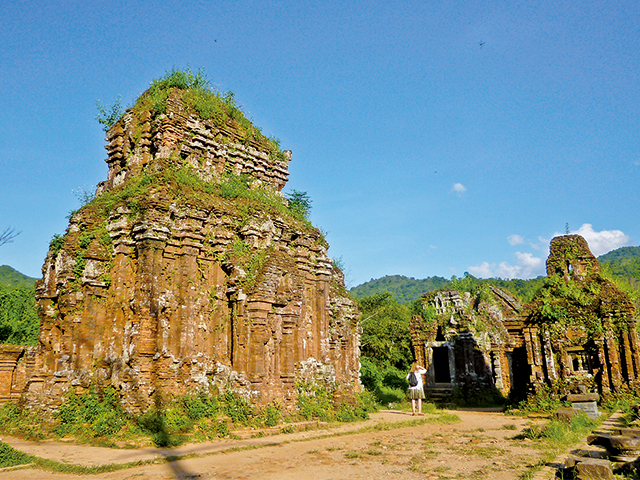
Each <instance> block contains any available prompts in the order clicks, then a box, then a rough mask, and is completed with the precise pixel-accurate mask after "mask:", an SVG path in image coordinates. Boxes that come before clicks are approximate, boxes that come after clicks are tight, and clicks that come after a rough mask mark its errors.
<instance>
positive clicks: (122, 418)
mask: <svg viewBox="0 0 640 480" xmlns="http://www.w3.org/2000/svg"><path fill="white" fill-rule="evenodd" d="M55 418H56V419H58V421H59V422H60V423H59V424H58V425H57V426H56V427H55V428H54V431H55V433H57V434H58V435H62V436H64V435H68V434H71V435H77V436H80V437H82V436H85V435H86V434H87V433H90V434H91V436H92V437H105V436H112V435H114V434H115V433H117V432H118V431H119V430H120V429H121V428H122V427H123V426H124V425H125V423H126V415H125V413H124V411H123V410H122V408H121V406H120V402H119V398H118V394H117V392H116V391H115V390H114V389H113V388H112V387H109V388H107V389H105V390H104V391H103V392H102V393H101V394H99V393H98V392H97V391H96V389H95V387H91V388H90V389H89V392H87V393H84V394H77V393H76V391H75V390H73V389H72V390H70V391H69V392H68V393H67V397H66V401H65V402H64V403H63V404H62V405H61V406H60V408H59V409H58V412H57V413H56V414H55Z"/></svg>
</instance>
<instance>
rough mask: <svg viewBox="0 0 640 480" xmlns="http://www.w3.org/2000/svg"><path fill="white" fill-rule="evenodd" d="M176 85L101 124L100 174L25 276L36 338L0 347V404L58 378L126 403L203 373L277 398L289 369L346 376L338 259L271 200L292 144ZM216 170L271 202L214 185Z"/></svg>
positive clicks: (351, 366) (284, 391)
mask: <svg viewBox="0 0 640 480" xmlns="http://www.w3.org/2000/svg"><path fill="white" fill-rule="evenodd" d="M184 98H185V91H181V90H178V89H175V88H174V89H171V90H170V91H169V92H168V98H167V100H166V112H164V113H162V114H157V113H154V110H153V108H152V107H150V106H149V105H148V102H147V103H145V102H144V101H142V102H140V101H139V102H138V103H137V104H136V106H135V107H133V108H131V109H129V110H128V111H127V112H125V114H124V116H123V117H122V118H121V119H120V120H119V121H118V122H117V123H116V124H115V125H114V126H113V127H112V128H111V129H110V130H109V131H108V134H107V142H108V145H107V147H106V148H107V150H108V154H109V155H108V158H107V160H106V162H107V164H108V166H109V173H108V178H107V180H106V181H105V182H103V183H101V184H100V185H99V186H98V189H97V195H96V198H95V199H94V200H93V201H92V202H90V203H89V204H87V205H86V206H84V207H83V208H81V209H80V210H79V211H78V212H77V213H75V214H73V215H72V217H71V218H70V222H69V227H68V229H67V231H66V234H65V235H64V237H62V238H61V239H57V241H56V240H54V242H52V246H51V248H50V250H49V253H48V255H47V258H46V261H45V264H44V267H43V279H42V280H41V281H40V282H38V284H37V289H36V296H37V303H38V308H39V312H40V317H41V329H40V336H39V345H38V346H37V347H17V346H8V345H3V346H0V380H1V382H0V385H1V386H0V402H2V401H6V400H8V399H19V398H22V399H23V400H25V401H26V402H27V404H29V405H38V406H40V407H44V408H47V409H54V408H56V406H57V405H59V404H60V402H61V401H62V400H63V399H64V395H65V392H67V391H68V390H69V389H70V388H71V387H75V388H76V389H77V390H78V391H79V392H82V391H83V390H84V389H87V388H89V387H90V386H92V385H96V386H98V387H106V386H112V387H114V388H116V389H117V391H118V392H119V393H120V395H121V398H122V402H123V405H124V406H125V408H127V409H128V410H130V411H139V410H142V409H145V408H146V407H147V406H149V405H150V404H151V402H152V398H153V396H154V395H155V394H158V393H160V394H179V395H182V394H185V393H188V392H193V391H195V390H196V389H199V388H207V387H209V386H212V385H215V386H217V387H219V388H220V389H227V388H230V389H232V390H233V391H235V392H237V393H240V394H243V395H244V396H245V397H247V398H248V399H250V400H251V401H254V402H268V401H271V400H277V401H280V402H284V403H285V404H287V403H290V402H291V401H293V400H295V398H296V382H324V383H325V384H326V385H327V386H329V387H330V388H331V389H334V390H336V391H343V392H346V394H354V393H356V392H358V391H359V389H360V388H361V387H360V383H359V367H360V363H359V326H358V319H359V313H358V311H357V309H356V306H355V303H354V302H353V301H352V300H351V299H350V298H349V297H348V295H347V293H346V290H345V288H344V277H343V275H342V272H341V271H340V270H339V269H338V268H336V267H335V266H334V265H333V263H332V261H331V259H330V258H329V257H328V256H327V248H328V245H327V243H326V241H325V239H324V237H323V236H322V234H321V233H320V231H319V230H317V229H316V228H313V227H311V226H310V225H309V224H308V222H304V221H302V220H300V219H296V218H295V217H294V216H292V215H291V214H289V213H288V211H287V210H286V208H283V209H282V210H278V209H277V208H276V207H277V205H278V204H279V205H284V203H283V201H282V198H283V195H282V193H281V190H282V188H283V187H284V186H285V184H286V181H287V178H288V174H289V172H288V162H289V161H290V160H291V152H284V154H283V152H280V151H279V149H277V148H274V145H273V144H272V143H269V142H268V141H266V139H265V138H264V136H260V135H258V134H256V133H255V131H251V130H249V129H248V127H247V126H246V123H244V124H243V123H242V122H237V121H234V120H233V119H231V118H226V120H224V121H220V119H219V118H217V119H216V118H210V119H203V118H202V117H201V116H200V115H199V114H198V113H197V112H195V111H194V109H193V108H191V107H190V106H189V104H188V102H186V101H185V100H184ZM221 108H224V107H221ZM252 132H253V133H252ZM187 174H188V175H187ZM229 174H233V175H235V176H236V177H233V178H235V179H236V180H237V181H246V182H248V183H249V184H250V187H249V188H250V189H253V190H256V189H257V190H260V192H262V194H263V196H265V198H267V200H269V199H275V200H273V201H267V204H266V206H265V207H264V208H261V206H260V205H262V204H256V203H255V202H252V201H251V200H250V199H247V198H245V197H238V196H234V193H233V192H231V193H229V194H225V191H222V193H220V191H219V190H215V189H214V187H213V185H214V184H216V182H218V183H219V182H221V181H223V180H224V178H225V177H224V176H225V175H229ZM185 175H187V176H186V177H185ZM189 175H190V176H189ZM241 175H242V177H240V176H241ZM185 178H186V179H185ZM194 178H196V180H198V181H199V182H200V183H198V181H195V180H193V179H194ZM228 178H231V177H228ZM242 179H244V180H242ZM198 185H199V186H198ZM214 190H215V191H214ZM269 202H270V203H269ZM270 205H271V206H270ZM273 205H276V207H273Z"/></svg>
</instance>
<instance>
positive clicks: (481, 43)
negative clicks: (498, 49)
mask: <svg viewBox="0 0 640 480" xmlns="http://www.w3.org/2000/svg"><path fill="white" fill-rule="evenodd" d="M485 43H487V42H479V43H478V45H480V48H482V46H483V45H484V44H485Z"/></svg>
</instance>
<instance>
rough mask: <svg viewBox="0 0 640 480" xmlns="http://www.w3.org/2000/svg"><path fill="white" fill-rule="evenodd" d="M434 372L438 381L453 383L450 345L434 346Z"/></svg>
mask: <svg viewBox="0 0 640 480" xmlns="http://www.w3.org/2000/svg"><path fill="white" fill-rule="evenodd" d="M433 373H434V376H435V378H434V380H435V382H436V383H451V371H450V370H449V348H448V347H433Z"/></svg>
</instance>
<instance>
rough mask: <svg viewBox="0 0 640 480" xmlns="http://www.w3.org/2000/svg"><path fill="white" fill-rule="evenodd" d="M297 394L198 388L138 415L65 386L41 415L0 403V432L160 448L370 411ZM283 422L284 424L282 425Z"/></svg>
mask: <svg viewBox="0 0 640 480" xmlns="http://www.w3.org/2000/svg"><path fill="white" fill-rule="evenodd" d="M316 393H317V395H308V396H304V395H303V396H302V400H301V402H299V405H298V410H297V411H296V412H293V413H292V412H288V411H286V410H285V408H284V407H283V406H282V405H280V404H278V403H275V402H274V403H270V404H268V405H263V406H253V405H250V404H249V403H248V402H247V401H246V400H245V399H244V398H243V397H241V396H240V395H237V394H235V393H233V392H231V391H226V392H225V393H224V394H220V393H219V392H218V391H217V390H215V389H211V391H208V392H207V391H204V390H202V391H200V392H198V393H196V394H192V395H185V396H181V397H166V398H160V397H158V398H156V402H155V405H154V406H153V407H151V408H150V409H149V410H147V411H146V412H145V413H143V414H142V415H139V416H134V415H130V414H128V413H126V412H125V411H124V410H123V408H122V407H121V405H120V402H119V398H118V394H117V392H116V391H115V389H113V388H111V387H109V388H106V389H104V390H103V391H98V390H97V389H96V388H93V387H92V388H90V389H88V391H86V392H84V393H77V392H76V391H75V390H71V391H69V393H68V394H67V396H66V399H65V402H64V403H63V404H62V405H61V406H60V408H59V409H58V410H57V412H56V413H55V414H54V417H53V419H51V418H49V419H46V418H45V417H44V416H43V414H42V413H35V412H32V411H31V412H30V411H29V410H27V409H26V408H21V406H20V405H18V404H17V403H15V402H8V403H5V404H4V405H2V406H1V407H0V433H3V434H8V435H13V436H18V437H22V438H27V439H29V440H42V439H45V438H63V437H65V438H74V439H75V440H77V441H80V442H83V443H90V444H94V445H102V446H114V445H116V444H118V445H120V446H122V445H129V446H140V445H145V444H153V445H156V446H159V447H166V446H177V445H180V444H182V443H184V442H185V441H187V440H189V441H206V440H212V439H214V438H219V437H228V436H232V432H233V431H234V430H236V429H238V428H265V427H275V426H277V425H280V424H286V423H290V422H297V421H300V420H309V419H312V418H316V419H319V420H321V421H338V422H351V421H357V420H363V419H366V418H368V412H371V411H375V404H374V402H373V400H372V398H370V395H368V394H366V393H364V394H361V395H359V396H358V397H357V398H355V399H350V400H344V401H342V402H337V401H334V400H333V399H332V398H331V397H330V396H329V395H328V394H327V393H326V391H321V390H319V391H317V392H316ZM284 428H286V427H283V429H284Z"/></svg>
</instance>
